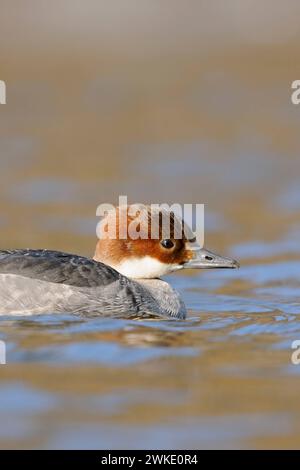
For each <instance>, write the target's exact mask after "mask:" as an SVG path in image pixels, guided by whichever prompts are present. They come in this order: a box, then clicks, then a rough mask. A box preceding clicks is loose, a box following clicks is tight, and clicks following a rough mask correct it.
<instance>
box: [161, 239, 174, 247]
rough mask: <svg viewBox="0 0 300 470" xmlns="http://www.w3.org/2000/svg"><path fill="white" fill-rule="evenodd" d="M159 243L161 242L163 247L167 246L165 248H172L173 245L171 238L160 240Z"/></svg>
mask: <svg viewBox="0 0 300 470" xmlns="http://www.w3.org/2000/svg"><path fill="white" fill-rule="evenodd" d="M160 244H161V245H162V246H163V247H164V248H167V249H170V248H173V246H174V243H173V242H172V240H169V239H166V240H162V241H161V242H160Z"/></svg>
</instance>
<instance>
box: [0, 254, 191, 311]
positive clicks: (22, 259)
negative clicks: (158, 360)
mask: <svg viewBox="0 0 300 470" xmlns="http://www.w3.org/2000/svg"><path fill="white" fill-rule="evenodd" d="M44 312H56V313H60V312H74V313H82V314H84V313H87V314H99V315H100V314H102V315H122V316H124V315H136V316H143V315H148V314H157V315H161V316H169V317H177V318H184V317H185V307H184V304H183V302H182V300H181V299H180V297H179V294H178V293H177V292H176V291H174V290H173V289H172V288H171V286H169V284H167V283H166V282H164V281H160V280H156V279H155V280H149V281H142V282H137V281H134V280H131V279H129V278H127V277H125V276H123V275H122V274H120V273H119V272H118V271H116V270H115V269H113V268H111V267H110V266H108V265H106V264H104V263H101V262H97V261H94V260H92V259H89V258H85V257H82V256H78V255H73V254H68V253H61V252H58V251H50V250H1V251H0V314H1V313H2V314H11V313H15V314H24V313H29V314H32V313H44Z"/></svg>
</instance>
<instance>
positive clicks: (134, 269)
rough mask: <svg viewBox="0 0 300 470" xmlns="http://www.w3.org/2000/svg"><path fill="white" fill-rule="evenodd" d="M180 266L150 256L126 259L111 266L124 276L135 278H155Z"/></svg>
mask: <svg viewBox="0 0 300 470" xmlns="http://www.w3.org/2000/svg"><path fill="white" fill-rule="evenodd" d="M181 267H182V266H180V265H176V264H166V263H162V262H161V261H159V260H157V259H155V258H152V257H151V256H144V257H143V258H133V259H128V260H126V261H123V262H122V263H120V264H118V265H114V266H113V268H115V269H116V270H117V271H119V273H121V274H123V275H124V276H126V277H132V278H135V279H155V278H157V277H160V276H164V275H165V274H168V273H170V272H172V271H176V270H177V269H180V268H181Z"/></svg>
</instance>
